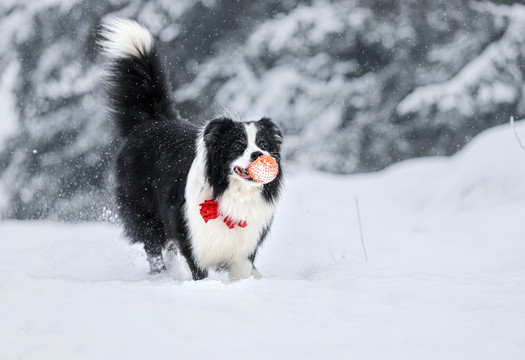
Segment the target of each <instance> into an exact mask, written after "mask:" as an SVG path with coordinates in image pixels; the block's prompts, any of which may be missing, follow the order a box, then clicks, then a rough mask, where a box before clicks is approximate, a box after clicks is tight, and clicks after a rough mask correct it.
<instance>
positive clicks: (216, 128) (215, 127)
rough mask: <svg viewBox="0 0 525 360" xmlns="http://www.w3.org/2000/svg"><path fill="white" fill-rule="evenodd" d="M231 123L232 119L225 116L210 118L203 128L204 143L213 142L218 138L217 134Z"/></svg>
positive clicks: (209, 143)
mask: <svg viewBox="0 0 525 360" xmlns="http://www.w3.org/2000/svg"><path fill="white" fill-rule="evenodd" d="M232 123H233V120H232V119H229V118H226V117H219V118H215V119H213V120H210V121H209V122H208V123H207V124H206V126H205V128H204V135H203V139H204V142H205V143H206V145H211V144H214V143H215V142H216V141H217V139H218V138H219V134H221V133H222V131H223V130H224V129H226V128H227V127H229V126H231V125H232Z"/></svg>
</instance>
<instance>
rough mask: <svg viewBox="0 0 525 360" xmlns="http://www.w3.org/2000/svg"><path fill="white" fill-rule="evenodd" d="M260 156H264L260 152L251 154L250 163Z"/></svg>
mask: <svg viewBox="0 0 525 360" xmlns="http://www.w3.org/2000/svg"><path fill="white" fill-rule="evenodd" d="M262 155H264V154H263V153H262V152H260V151H255V152H252V161H255V160H257V158H258V157H259V156H262Z"/></svg>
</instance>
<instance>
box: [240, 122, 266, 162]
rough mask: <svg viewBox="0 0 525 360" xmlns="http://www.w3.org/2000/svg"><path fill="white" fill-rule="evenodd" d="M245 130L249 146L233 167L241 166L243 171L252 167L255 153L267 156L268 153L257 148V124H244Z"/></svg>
mask: <svg viewBox="0 0 525 360" xmlns="http://www.w3.org/2000/svg"><path fill="white" fill-rule="evenodd" d="M244 129H245V131H246V140H247V146H246V149H245V150H244V152H243V154H242V155H241V156H240V157H239V158H238V159H237V160H235V161H234V163H233V166H234V167H235V166H239V167H241V168H243V169H247V168H248V166H250V163H251V162H252V154H253V153H254V152H257V151H259V152H261V153H262V154H265V155H267V154H268V152H266V151H264V150H262V149H260V148H259V147H258V146H257V143H256V139H257V126H255V123H250V124H244Z"/></svg>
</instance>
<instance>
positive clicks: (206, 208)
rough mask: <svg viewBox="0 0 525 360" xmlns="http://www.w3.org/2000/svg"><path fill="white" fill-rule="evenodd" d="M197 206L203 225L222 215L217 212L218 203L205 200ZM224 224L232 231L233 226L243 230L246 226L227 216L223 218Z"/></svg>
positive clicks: (242, 222) (244, 223) (243, 222)
mask: <svg viewBox="0 0 525 360" xmlns="http://www.w3.org/2000/svg"><path fill="white" fill-rule="evenodd" d="M199 206H200V207H201V216H202V218H203V219H204V222H205V223H208V221H210V220H213V219H217V218H218V217H219V216H221V215H222V214H221V213H220V211H219V203H218V202H217V201H211V200H205V201H204V202H203V203H202V204H199ZM222 216H224V215H222ZM224 223H225V224H226V226H228V228H229V229H233V228H234V227H235V226H238V227H241V228H245V227H246V226H247V225H248V224H247V223H246V221H235V220H232V219H231V218H230V217H229V216H226V217H225V218H224Z"/></svg>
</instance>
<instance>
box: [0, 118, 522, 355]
mask: <svg viewBox="0 0 525 360" xmlns="http://www.w3.org/2000/svg"><path fill="white" fill-rule="evenodd" d="M516 125H517V131H518V132H519V133H520V134H521V136H522V137H525V122H517V124H516ZM287 176H288V180H287V184H286V193H285V199H284V201H283V203H282V206H281V207H280V209H279V213H278V215H277V218H276V221H275V226H274V228H273V230H272V233H271V235H270V237H269V238H268V240H267V242H266V243H265V245H264V247H263V249H262V250H261V252H260V254H259V256H258V261H257V266H258V268H259V270H260V271H261V273H263V275H264V276H265V278H264V279H262V280H256V279H248V280H243V281H239V282H230V281H228V280H227V279H225V277H224V276H223V275H221V274H213V275H212V277H211V278H210V279H206V280H204V281H200V282H192V281H186V280H183V279H181V277H184V276H185V274H184V273H183V272H177V271H173V272H171V273H170V274H167V275H160V276H149V275H147V269H148V267H147V262H146V259H145V255H144V253H143V252H142V250H141V249H140V247H139V246H130V245H128V244H127V242H126V240H125V239H124V238H123V236H122V232H121V229H120V227H119V226H117V225H112V224H103V223H83V224H65V223H54V222H16V221H9V222H2V223H0V242H1V245H2V251H1V252H0V319H1V321H0V339H1V341H0V358H1V359H111V358H116V359H121V358H122V359H139V358H145V357H148V358H156V357H162V358H180V359H186V358H190V357H196V358H199V359H201V358H202V359H206V358H215V359H221V358H226V357H228V358H230V359H240V358H247V357H250V358H254V359H273V358H290V359H317V358H320V357H326V358H330V359H350V358H355V359H404V360H406V359H523V358H525V301H523V299H524V298H525V242H523V239H524V237H525V224H524V222H523V211H524V208H525V153H523V151H522V150H521V149H520V148H519V146H518V145H517V143H516V141H515V139H514V135H513V132H512V130H511V128H510V127H509V126H508V125H504V126H500V127H497V128H493V129H490V130H488V131H486V132H484V133H482V134H481V135H480V136H478V137H476V138H475V139H474V140H473V141H472V142H471V143H470V144H469V145H468V146H467V147H466V148H465V149H464V150H462V151H461V152H460V153H458V154H457V155H455V156H453V157H450V158H442V157H436V158H424V159H417V160H410V161H406V162H402V163H399V164H397V165H395V166H392V167H390V168H388V169H386V170H384V171H381V172H378V173H375V174H366V175H353V176H344V177H342V176H341V177H337V176H334V175H327V174H320V173H311V172H304V173H297V174H287ZM356 196H357V197H358V199H359V204H360V213H361V217H362V221H363V236H364V239H365V242H366V246H367V250H368V256H369V261H368V262H365V261H364V260H363V252H362V249H361V245H360V240H359V239H360V234H359V226H358V223H357V213H356V208H355V197H356Z"/></svg>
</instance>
